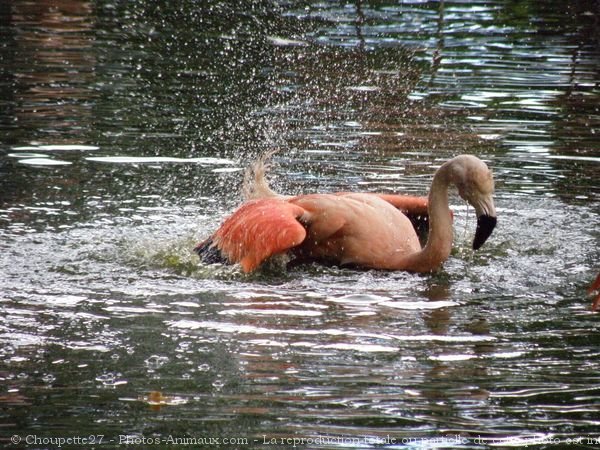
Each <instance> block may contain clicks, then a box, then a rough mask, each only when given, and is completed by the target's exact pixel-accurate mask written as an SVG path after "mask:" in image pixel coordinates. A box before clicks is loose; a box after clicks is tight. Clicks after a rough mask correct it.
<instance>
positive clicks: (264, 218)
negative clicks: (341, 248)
mask: <svg viewBox="0 0 600 450" xmlns="http://www.w3.org/2000/svg"><path fill="white" fill-rule="evenodd" d="M303 215H305V210H304V209H303V208H302V207H300V206H298V205H294V204H292V203H289V202H287V201H286V200H284V199H277V198H267V199H258V200H253V201H250V202H247V203H245V204H243V205H242V206H241V207H240V208H239V209H237V210H236V211H235V212H234V213H233V214H232V215H231V216H229V217H228V218H227V219H226V220H225V222H223V224H222V225H221V227H220V228H219V229H218V230H217V231H216V232H215V234H214V235H213V236H212V237H211V238H209V239H208V240H206V241H204V242H203V243H201V244H199V245H198V246H197V247H196V249H195V251H196V252H197V253H198V254H199V255H200V257H201V258H202V259H203V260H204V261H206V262H215V261H217V260H223V259H224V260H226V261H227V262H229V263H231V264H235V263H240V264H241V266H242V269H243V270H244V272H252V271H253V270H254V269H256V268H257V267H258V266H260V264H261V263H263V262H264V261H265V260H266V259H268V258H270V257H271V256H273V255H276V254H279V253H283V252H285V251H287V250H289V249H291V248H293V247H296V246H297V245H299V244H301V243H302V242H303V241H304V239H305V238H306V229H305V228H304V226H303V225H302V223H301V222H300V221H299V220H300V219H301V218H302V216H303Z"/></svg>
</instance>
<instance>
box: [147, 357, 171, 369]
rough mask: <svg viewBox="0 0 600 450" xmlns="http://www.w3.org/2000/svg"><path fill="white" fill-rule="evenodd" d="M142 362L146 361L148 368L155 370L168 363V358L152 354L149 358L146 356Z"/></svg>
mask: <svg viewBox="0 0 600 450" xmlns="http://www.w3.org/2000/svg"><path fill="white" fill-rule="evenodd" d="M144 362H145V363H146V366H147V367H148V369H153V370H156V369H160V368H161V367H162V366H164V365H165V364H166V363H168V362H169V358H167V357H166V356H159V355H152V356H150V357H149V358H147V359H146V360H145V361H144Z"/></svg>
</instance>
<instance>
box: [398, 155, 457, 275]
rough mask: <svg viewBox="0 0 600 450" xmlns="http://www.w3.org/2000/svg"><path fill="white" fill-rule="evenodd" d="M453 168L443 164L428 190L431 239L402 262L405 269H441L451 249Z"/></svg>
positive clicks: (415, 270)
mask: <svg viewBox="0 0 600 450" xmlns="http://www.w3.org/2000/svg"><path fill="white" fill-rule="evenodd" d="M450 172H451V168H450V165H448V164H444V165H443V166H442V167H440V168H439V169H438V171H437V172H436V173H435V176H434V177H433V182H432V183H431V189H430V191H429V206H428V213H429V237H428V239H427V244H425V247H423V249H422V250H421V251H419V252H416V253H413V254H411V255H408V256H405V257H404V258H402V260H401V261H399V265H400V266H402V269H404V270H410V271H414V272H431V271H434V270H436V269H438V268H439V267H440V266H441V265H442V263H443V262H444V261H446V259H448V256H450V251H451V250H452V240H453V238H454V233H453V229H452V214H451V212H450V207H449V206H448V186H449V185H450V182H451V173H450Z"/></svg>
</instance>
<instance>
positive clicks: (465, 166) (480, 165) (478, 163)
mask: <svg viewBox="0 0 600 450" xmlns="http://www.w3.org/2000/svg"><path fill="white" fill-rule="evenodd" d="M452 161H454V162H455V163H454V164H453V169H454V170H453V171H452V181H453V182H454V184H455V185H456V187H457V188H458V193H459V195H460V196H461V197H462V198H463V199H464V200H466V201H467V202H469V203H470V204H471V205H473V207H474V208H475V213H476V214H477V228H476V229H475V238H474V239H473V250H477V249H478V248H480V247H481V246H482V245H483V244H484V243H485V241H486V240H487V239H488V238H489V237H490V235H491V234H492V231H494V228H495V227H496V222H497V219H496V207H495V206H494V177H493V175H492V171H491V170H490V169H489V168H488V166H487V165H486V164H485V163H484V162H483V161H482V160H480V159H479V158H477V157H475V156H473V155H461V156H457V157H456V158H454V159H453V160H452Z"/></svg>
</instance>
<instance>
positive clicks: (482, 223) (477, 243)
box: [473, 214, 497, 250]
mask: <svg viewBox="0 0 600 450" xmlns="http://www.w3.org/2000/svg"><path fill="white" fill-rule="evenodd" d="M496 222H497V219H496V217H494V216H488V215H485V214H484V215H481V216H479V217H478V218H477V228H476V229H475V239H473V250H478V249H479V248H480V247H481V246H482V245H483V244H484V243H485V241H487V239H488V238H489V237H490V235H491V234H492V231H494V228H495V227H496Z"/></svg>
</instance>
